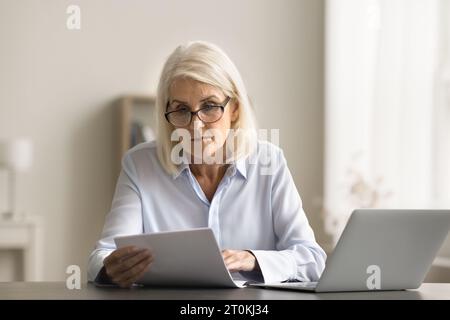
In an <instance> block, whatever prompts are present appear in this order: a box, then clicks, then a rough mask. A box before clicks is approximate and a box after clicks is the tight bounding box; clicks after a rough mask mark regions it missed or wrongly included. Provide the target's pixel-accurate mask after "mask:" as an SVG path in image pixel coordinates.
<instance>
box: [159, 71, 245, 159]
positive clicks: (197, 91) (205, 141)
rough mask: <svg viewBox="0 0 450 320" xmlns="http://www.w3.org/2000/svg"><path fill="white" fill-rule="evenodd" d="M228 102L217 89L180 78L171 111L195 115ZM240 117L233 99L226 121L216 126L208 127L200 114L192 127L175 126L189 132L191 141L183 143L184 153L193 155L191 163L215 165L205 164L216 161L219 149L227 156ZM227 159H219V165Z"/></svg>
mask: <svg viewBox="0 0 450 320" xmlns="http://www.w3.org/2000/svg"><path fill="white" fill-rule="evenodd" d="M226 100H227V96H226V95H225V94H224V93H223V92H222V91H221V90H220V89H218V88H217V87H214V86H212V85H209V84H206V83H203V82H199V81H196V80H193V79H189V78H178V79H175V80H174V81H173V82H172V85H171V86H170V92H169V106H168V109H167V111H175V110H180V109H183V108H187V109H189V110H190V111H194V112H195V111H197V110H199V109H201V108H204V107H205V106H207V105H208V106H218V105H223V103H224V102H226ZM238 114H239V113H238V106H237V103H236V102H235V100H234V99H231V100H230V101H228V103H227V105H226V106H225V109H224V111H223V115H222V117H221V118H220V119H219V120H217V121H215V122H212V123H205V122H203V121H201V120H200V119H199V117H198V114H197V115H195V116H192V119H191V122H190V124H189V125H186V126H174V128H175V129H178V128H180V129H186V130H187V131H188V132H189V135H190V141H183V149H184V150H185V151H187V153H189V154H190V155H191V160H192V161H195V163H205V162H206V163H211V162H210V161H211V160H209V161H208V160H205V156H207V157H210V158H211V157H214V156H215V155H216V153H217V151H218V150H219V149H220V150H222V152H223V154H224V153H225V151H224V149H223V147H224V144H225V141H226V138H227V134H228V130H229V129H230V128H231V124H232V123H233V122H234V121H236V120H237V119H238ZM185 143H186V144H185ZM186 147H188V149H189V150H186ZM223 159H224V158H223V157H221V159H218V158H216V160H215V162H217V161H222V160H223Z"/></svg>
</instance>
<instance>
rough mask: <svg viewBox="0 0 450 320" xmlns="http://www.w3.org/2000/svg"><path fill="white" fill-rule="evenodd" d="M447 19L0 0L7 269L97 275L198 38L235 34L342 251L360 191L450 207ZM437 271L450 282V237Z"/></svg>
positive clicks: (321, 219) (6, 277)
mask: <svg viewBox="0 0 450 320" xmlns="http://www.w3.org/2000/svg"><path fill="white" fill-rule="evenodd" d="M77 14H78V15H79V18H80V19H79V21H78V22H79V25H77V24H76V23H75V24H74V23H73V21H72V20H71V19H72V18H73V16H74V15H77ZM449 20H450V0H427V1H424V0H228V1H210V0H190V1H184V0H167V1H157V0H127V1H121V0H96V1H89V0H71V1H66V0H48V1H37V0H21V1H14V0H0V213H1V218H0V281H20V280H24V279H25V280H45V281H61V280H64V279H65V278H66V276H67V275H66V268H67V266H69V265H79V266H80V267H81V270H82V277H83V280H84V281H85V280H86V265H87V259H88V256H89V254H90V252H91V251H92V249H93V247H94V245H95V242H96V241H97V240H98V238H99V236H100V232H101V229H102V227H103V222H104V217H105V215H106V214H107V213H108V210H109V208H110V205H111V200H112V196H113V192H114V187H115V182H116V179H117V176H118V172H119V170H120V158H121V156H122V155H123V153H124V152H125V151H126V150H127V149H128V148H130V147H131V146H133V145H134V144H136V143H139V142H142V141H147V140H151V139H153V138H154V131H153V130H152V126H153V125H154V123H153V121H152V111H153V110H152V108H153V103H154V95H155V92H156V86H157V82H158V77H159V74H160V72H161V69H162V66H163V63H164V61H165V59H166V58H167V56H168V55H169V54H170V53H171V52H172V51H173V50H174V49H175V47H176V46H178V45H180V44H182V43H185V42H187V41H189V40H206V41H210V42H212V43H215V44H217V45H218V46H220V47H221V48H222V49H224V51H225V52H226V53H227V54H228V55H229V56H230V58H231V59H232V60H233V61H234V62H235V64H236V65H237V68H238V69H239V70H240V72H241V75H242V77H243V79H244V82H245V84H246V86H247V90H248V92H249V95H250V98H251V100H252V102H253V104H254V107H255V111H256V116H257V120H258V125H259V127H260V128H264V129H279V130H280V139H279V142H280V146H281V147H282V148H283V150H284V153H285V155H286V158H287V161H288V166H289V168H290V170H291V173H292V175H293V178H294V181H295V183H296V185H297V188H298V190H299V193H300V195H301V197H302V200H303V205H304V209H305V212H306V214H307V216H308V219H309V221H310V224H311V226H312V227H313V229H314V231H315V235H316V238H317V240H318V242H319V244H321V245H322V246H323V247H324V249H325V250H326V251H327V252H328V253H330V252H331V251H332V250H333V247H334V245H335V244H336V241H337V239H338V238H339V235H340V233H341V232H342V228H343V227H344V226H345V223H346V221H347V219H348V217H349V214H350V213H351V211H352V209H354V208H361V207H373V208H450V22H449ZM426 280H427V281H439V282H450V238H447V240H446V242H445V244H444V246H443V247H442V249H441V250H440V252H439V256H438V258H437V259H436V261H435V263H434V265H433V267H432V268H431V270H430V273H429V274H428V276H427V279H426Z"/></svg>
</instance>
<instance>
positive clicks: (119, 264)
mask: <svg viewBox="0 0 450 320" xmlns="http://www.w3.org/2000/svg"><path fill="white" fill-rule="evenodd" d="M152 262H153V256H152V254H151V252H150V251H149V250H147V249H139V248H136V247H132V246H130V247H123V248H120V249H117V250H115V251H113V252H112V253H111V254H110V255H109V256H108V257H106V258H105V260H104V261H103V264H104V266H105V269H106V274H107V275H108V277H109V278H110V279H111V280H112V281H113V282H114V283H117V284H118V285H119V286H120V287H122V288H129V287H131V286H132V285H133V283H135V282H136V281H137V280H138V279H139V278H140V277H142V276H143V275H144V273H145V272H146V271H147V270H148V269H149V267H150V265H151V263H152Z"/></svg>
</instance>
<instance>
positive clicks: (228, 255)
mask: <svg viewBox="0 0 450 320" xmlns="http://www.w3.org/2000/svg"><path fill="white" fill-rule="evenodd" d="M222 258H223V261H224V262H225V265H226V267H227V268H228V270H229V271H230V272H238V271H253V270H258V269H259V266H258V261H257V260H256V257H255V256H254V255H253V254H252V253H251V252H250V251H246V250H230V249H225V250H222Z"/></svg>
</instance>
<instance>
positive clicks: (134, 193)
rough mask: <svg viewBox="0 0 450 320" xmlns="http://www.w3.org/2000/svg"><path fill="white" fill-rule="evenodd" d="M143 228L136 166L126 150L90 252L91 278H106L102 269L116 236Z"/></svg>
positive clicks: (93, 279) (137, 231)
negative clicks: (112, 194)
mask: <svg viewBox="0 0 450 320" xmlns="http://www.w3.org/2000/svg"><path fill="white" fill-rule="evenodd" d="M142 232H143V222H142V205H141V195H140V192H139V187H138V184H137V176H136V170H135V166H134V164H133V162H132V159H131V157H130V156H129V154H125V156H124V158H123V160H122V170H121V172H120V174H119V178H118V180H117V184H116V190H115V193H114V197H113V201H112V205H111V210H110V211H109V213H108V215H107V216H106V219H105V224H104V227H103V231H102V235H101V239H100V240H99V241H98V242H97V244H96V246H95V249H94V250H93V252H92V253H91V255H90V256H89V261H88V281H90V282H95V281H99V279H102V278H103V277H100V274H99V273H100V271H101V270H102V268H103V260H104V259H105V258H106V257H107V256H108V255H109V254H110V253H111V252H112V251H114V250H115V249H116V245H115V242H114V238H115V237H118V236H124V235H132V234H138V233H142Z"/></svg>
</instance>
